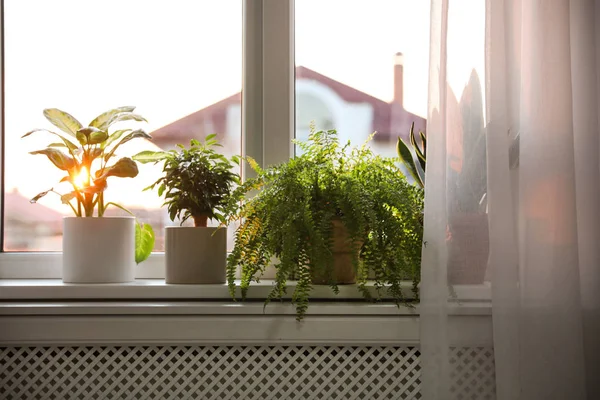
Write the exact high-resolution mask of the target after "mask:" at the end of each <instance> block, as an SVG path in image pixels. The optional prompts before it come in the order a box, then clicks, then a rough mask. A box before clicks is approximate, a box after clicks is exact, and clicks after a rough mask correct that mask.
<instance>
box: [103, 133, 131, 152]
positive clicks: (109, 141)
mask: <svg viewBox="0 0 600 400" xmlns="http://www.w3.org/2000/svg"><path fill="white" fill-rule="evenodd" d="M127 132H131V129H119V130H117V131H114V132H113V133H112V134H111V135H110V136H109V137H108V139H106V142H104V143H102V144H101V147H102V148H103V149H104V148H106V147H108V146H110V145H111V144H112V143H113V142H114V141H115V140H118V139H120V138H121V136H123V134H124V133H127Z"/></svg>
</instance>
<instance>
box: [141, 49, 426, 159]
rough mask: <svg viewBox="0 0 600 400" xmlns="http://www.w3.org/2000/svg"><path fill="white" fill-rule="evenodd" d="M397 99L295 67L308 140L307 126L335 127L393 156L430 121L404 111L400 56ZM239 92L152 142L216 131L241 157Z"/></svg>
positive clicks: (301, 132) (302, 129)
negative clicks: (399, 145) (412, 132)
mask: <svg viewBox="0 0 600 400" xmlns="http://www.w3.org/2000/svg"><path fill="white" fill-rule="evenodd" d="M393 73H394V99H393V100H392V101H391V102H389V103H388V102H386V101H383V100H381V99H378V98H376V97H373V96H371V95H369V94H367V93H364V92H362V91H360V90H357V89H355V88H353V87H350V86H348V85H345V84H343V83H341V82H339V81H336V80H334V79H332V78H330V77H327V76H325V75H322V74H320V73H318V72H316V71H313V70H311V69H309V68H306V67H303V66H298V67H296V138H299V139H306V137H307V136H308V130H309V125H310V123H311V121H314V123H315V125H316V128H317V129H337V131H338V135H339V137H340V140H342V141H346V140H351V141H352V142H353V143H355V144H358V143H362V142H363V141H364V140H365V139H366V138H367V137H368V136H369V135H370V134H371V133H373V132H374V131H376V132H377V134H376V135H375V137H374V140H373V143H372V148H373V149H374V150H375V151H377V152H378V153H380V154H382V155H387V156H393V155H395V144H396V140H397V138H398V137H399V136H402V137H404V138H406V137H407V135H408V132H409V129H410V125H411V123H412V122H414V123H415V127H416V129H420V130H423V131H424V130H425V127H426V120H425V119H424V118H422V117H419V116H417V115H415V114H412V113H410V112H408V111H406V110H405V109H404V105H403V92H404V91H403V86H404V85H403V79H404V63H403V56H402V54H401V53H398V54H396V58H395V63H394V68H393ZM241 126H242V123H241V93H236V94H233V95H231V96H230V97H227V98H225V99H223V100H221V101H219V102H217V103H214V104H212V105H210V106H208V107H206V108H203V109H201V110H198V111H196V112H194V113H192V114H190V115H187V116H185V117H183V118H181V119H179V120H177V121H175V122H173V123H171V124H169V125H166V126H164V127H162V128H160V129H157V130H156V131H154V132H152V133H151V135H152V137H153V143H154V144H156V145H157V146H159V147H162V148H163V149H170V148H174V147H175V145H176V144H178V143H184V144H187V143H189V140H190V139H192V138H195V139H203V138H204V137H206V136H207V135H209V134H211V133H216V134H217V137H218V139H219V141H220V142H221V144H223V146H224V152H225V153H226V154H227V155H231V154H241V140H240V132H241Z"/></svg>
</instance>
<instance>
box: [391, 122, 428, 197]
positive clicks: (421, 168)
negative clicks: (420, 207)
mask: <svg viewBox="0 0 600 400" xmlns="http://www.w3.org/2000/svg"><path fill="white" fill-rule="evenodd" d="M409 140H410V147H409V145H408V144H406V143H405V142H404V140H402V138H398V143H397V145H396V151H397V153H398V157H400V160H401V161H402V163H403V164H404V166H405V167H406V169H407V170H408V173H409V174H410V176H411V177H412V178H413V180H414V181H415V183H416V184H417V185H418V186H419V187H421V188H425V166H426V162H427V157H426V153H427V136H426V135H425V134H424V133H423V132H421V131H419V137H418V138H417V137H416V135H415V123H414V122H413V123H412V125H411V126H410V133H409ZM419 142H420V144H419ZM411 148H412V150H411Z"/></svg>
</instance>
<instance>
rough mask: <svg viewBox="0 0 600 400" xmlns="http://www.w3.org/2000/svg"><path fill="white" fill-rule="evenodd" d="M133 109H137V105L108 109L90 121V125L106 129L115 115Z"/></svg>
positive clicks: (102, 129)
mask: <svg viewBox="0 0 600 400" xmlns="http://www.w3.org/2000/svg"><path fill="white" fill-rule="evenodd" d="M133 110H135V107H133V106H124V107H117V108H113V109H112V110H108V111H106V112H103V113H102V114H100V115H98V116H97V117H96V118H95V119H94V120H93V121H92V122H90V126H93V127H95V128H98V129H100V130H101V131H106V130H107V129H108V127H109V122H110V121H111V119H113V118H114V117H115V115H117V114H120V113H127V112H132V111H133Z"/></svg>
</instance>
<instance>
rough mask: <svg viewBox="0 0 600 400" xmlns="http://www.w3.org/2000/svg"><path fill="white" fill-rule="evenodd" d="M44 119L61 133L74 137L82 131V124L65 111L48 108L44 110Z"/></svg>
mask: <svg viewBox="0 0 600 400" xmlns="http://www.w3.org/2000/svg"><path fill="white" fill-rule="evenodd" d="M44 117H46V119H47V120H48V121H50V123H51V124H52V125H54V126H56V127H57V128H58V129H60V130H61V131H63V132H65V133H68V134H70V135H72V136H75V135H76V134H77V131H78V130H80V129H81V127H82V126H81V123H80V122H79V121H77V119H75V117H73V116H72V115H71V114H69V113H68V112H65V111H61V110H59V109H58V108H46V109H45V110H44Z"/></svg>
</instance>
